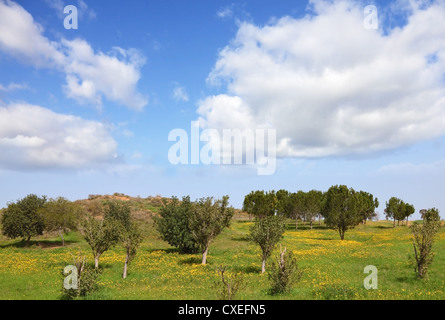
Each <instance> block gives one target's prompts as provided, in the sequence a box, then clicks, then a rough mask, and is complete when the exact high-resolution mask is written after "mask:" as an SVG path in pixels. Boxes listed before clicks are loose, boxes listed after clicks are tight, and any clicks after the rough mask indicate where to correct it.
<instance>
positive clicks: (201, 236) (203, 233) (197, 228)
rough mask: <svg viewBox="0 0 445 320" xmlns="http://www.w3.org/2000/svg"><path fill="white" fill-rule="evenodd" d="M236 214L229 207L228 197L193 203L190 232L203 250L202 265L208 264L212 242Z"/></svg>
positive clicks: (206, 199)
mask: <svg viewBox="0 0 445 320" xmlns="http://www.w3.org/2000/svg"><path fill="white" fill-rule="evenodd" d="M234 214H235V210H234V209H233V208H232V207H229V197H228V196H224V197H223V198H222V199H221V200H215V201H214V200H213V198H212V197H208V198H201V199H200V200H198V201H197V202H195V203H193V206H192V215H191V217H190V230H191V232H192V235H193V238H194V239H195V241H196V243H197V244H198V245H199V247H200V248H201V251H202V264H206V259H207V252H208V249H209V245H210V242H211V241H213V239H215V238H216V236H218V235H219V234H220V233H221V232H222V231H223V230H224V228H226V227H228V226H229V225H230V220H231V219H232V217H233V215H234Z"/></svg>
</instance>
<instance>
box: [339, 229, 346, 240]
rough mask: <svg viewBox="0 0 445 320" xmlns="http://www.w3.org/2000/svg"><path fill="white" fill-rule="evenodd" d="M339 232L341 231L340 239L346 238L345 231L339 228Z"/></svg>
mask: <svg viewBox="0 0 445 320" xmlns="http://www.w3.org/2000/svg"><path fill="white" fill-rule="evenodd" d="M338 232H339V233H340V239H341V240H344V239H345V231H344V230H342V229H340V228H339V229H338Z"/></svg>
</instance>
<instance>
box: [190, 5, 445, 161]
mask: <svg viewBox="0 0 445 320" xmlns="http://www.w3.org/2000/svg"><path fill="white" fill-rule="evenodd" d="M406 3H408V4H409V5H411V6H412V8H411V10H410V11H409V12H410V14H411V16H410V17H409V19H408V22H407V25H406V26H404V27H403V28H396V29H393V30H390V32H389V33H388V34H385V33H384V32H383V31H382V30H378V31H374V30H367V29H365V28H364V27H363V20H364V14H363V8H364V7H363V6H361V5H359V4H358V3H357V2H352V1H335V2H331V1H321V0H314V1H311V5H312V9H311V10H313V12H314V15H309V14H308V15H307V16H305V17H303V18H301V19H294V18H291V17H283V18H281V19H278V20H275V21H274V22H273V23H271V24H269V25H266V26H262V27H259V26H256V25H254V24H252V23H247V22H245V23H242V24H241V25H240V27H239V30H238V33H237V35H236V38H235V39H234V40H233V41H232V42H231V43H230V44H229V45H227V46H226V47H225V48H224V49H223V50H221V51H220V53H219V58H218V60H217V62H216V64H215V67H214V69H213V71H212V72H211V74H210V75H209V78H208V81H209V83H210V84H213V85H222V84H226V86H227V94H222V95H219V96H215V97H209V98H208V99H204V100H202V101H201V102H200V103H199V107H198V110H197V112H198V114H199V116H200V119H201V120H202V122H204V123H205V127H207V128H215V129H224V128H237V127H242V128H243V127H250V128H252V129H255V128H264V127H269V128H275V129H277V140H278V141H277V143H278V146H277V153H278V155H279V156H282V157H325V156H334V155H349V154H368V153H372V152H376V151H381V150H390V149H394V148H398V147H400V146H405V145H410V144H412V143H415V142H418V141H422V140H426V139H431V138H434V137H438V136H441V135H443V134H445V95H444V93H445V90H444V89H445V86H444V82H443V74H444V70H445V24H444V23H443V18H444V17H445V5H444V4H443V2H441V3H440V4H439V3H437V4H433V5H432V6H430V7H428V8H425V9H420V8H419V7H417V6H416V2H406ZM431 55H434V57H435V58H434V59H430V58H428V57H431ZM432 60H433V62H432ZM227 110H230V112H228V111H227Z"/></svg>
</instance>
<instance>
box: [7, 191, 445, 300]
mask: <svg viewBox="0 0 445 320" xmlns="http://www.w3.org/2000/svg"><path fill="white" fill-rule="evenodd" d="M118 197H119V198H118ZM109 199H114V200H121V201H125V202H128V203H129V204H130V205H131V208H132V215H133V217H134V219H136V220H137V221H138V223H139V224H140V226H141V228H142V231H143V242H142V245H141V247H140V248H139V250H138V253H137V256H136V257H135V259H134V261H132V264H131V267H130V269H129V274H128V278H126V279H122V266H123V264H124V259H125V252H124V249H123V248H122V247H121V246H115V247H114V248H112V249H111V250H109V251H107V252H105V253H104V254H103V256H102V257H101V264H100V268H101V275H100V277H99V280H98V284H99V290H98V291H96V292H94V293H92V294H90V295H89V296H87V298H88V299H165V300H169V299H217V296H216V295H215V292H214V290H213V289H212V287H213V284H214V283H215V281H218V279H219V275H218V267H219V266H221V265H224V266H226V267H227V272H228V273H232V274H233V273H239V274H241V276H242V277H243V278H244V283H245V286H244V287H243V288H242V289H241V290H240V291H239V295H238V296H237V298H238V299H245V300H259V299H445V292H444V290H445V289H444V288H445V275H443V272H442V271H443V265H444V263H445V250H443V248H444V245H445V230H443V228H442V229H441V230H440V231H439V233H438V236H437V240H436V243H435V245H434V250H433V251H434V252H435V257H434V262H433V264H432V265H431V268H430V270H429V274H428V278H427V279H424V280H420V279H418V278H417V277H416V275H415V273H414V266H413V265H412V264H411V263H410V261H409V259H408V257H409V256H413V244H412V234H411V231H410V229H409V228H408V227H407V226H396V227H393V223H392V222H390V221H378V222H376V221H368V222H367V224H361V225H359V226H357V227H356V228H355V229H352V230H350V231H349V232H348V233H347V234H346V237H345V240H340V239H339V237H338V233H337V232H336V231H335V230H331V229H328V228H327V227H326V226H325V225H324V223H323V221H321V223H320V224H319V223H318V222H316V223H314V225H313V228H312V229H310V227H309V225H308V224H306V225H300V226H299V229H298V230H295V222H294V221H292V220H287V221H286V222H287V223H286V231H285V233H284V238H283V240H282V241H281V242H280V245H281V246H282V247H286V248H287V250H288V251H292V253H293V254H294V255H295V256H296V257H297V259H298V263H299V266H300V268H301V269H302V270H303V273H302V277H301V279H300V281H299V282H298V283H297V284H296V285H295V287H294V288H293V289H292V290H291V291H290V292H288V293H286V294H280V295H271V294H270V293H269V288H270V283H269V280H268V278H267V275H266V274H261V257H260V255H261V252H260V249H259V247H258V246H256V245H255V244H253V243H252V242H251V241H249V238H248V234H249V228H250V226H251V225H252V224H253V222H252V221H251V219H250V218H249V216H248V215H246V214H244V213H242V212H240V211H239V210H238V211H237V213H236V214H235V216H234V217H233V219H232V223H231V226H230V227H229V228H226V229H225V230H224V231H223V232H222V234H220V235H219V236H218V237H217V238H216V239H215V241H214V242H213V244H212V246H211V247H210V251H209V256H208V260H207V264H206V265H202V264H201V263H200V262H201V255H200V254H180V253H179V252H178V250H177V249H176V248H173V247H171V246H169V245H168V244H167V243H166V242H164V241H162V240H160V235H159V234H158V232H157V231H156V229H155V228H154V225H153V216H154V215H156V214H157V212H158V211H159V208H160V207H161V205H162V198H161V197H148V198H139V197H128V196H125V195H120V194H115V195H113V196H90V198H89V199H86V200H79V201H78V203H80V204H81V205H83V206H85V207H86V208H87V210H92V211H94V210H93V209H92V208H94V207H95V206H99V205H100V203H101V201H103V200H109ZM88 208H89V209H88ZM410 223H411V222H410ZM0 239H1V242H0V299H59V298H60V296H61V287H62V282H63V275H62V270H63V268H64V267H65V266H67V265H70V264H72V263H73V255H76V254H77V253H78V251H79V250H81V251H82V253H83V254H85V255H86V257H87V262H88V263H89V264H92V263H93V256H92V253H91V249H90V247H89V246H88V244H87V243H86V242H85V240H84V239H83V237H82V235H81V234H80V232H70V233H68V234H67V235H66V236H65V246H64V247H63V246H62V245H61V242H60V237H58V235H57V234H55V233H54V234H51V233H45V234H44V235H42V236H38V237H34V238H33V239H32V240H31V242H30V246H28V247H27V246H25V244H24V243H23V242H22V241H20V240H8V239H6V238H5V237H1V238H0ZM278 251H279V249H278V248H277V249H276V250H275V251H274V254H273V257H272V258H273V259H275V256H276V255H277V254H278ZM272 258H271V259H272ZM368 265H374V266H376V268H377V270H378V288H377V289H374V290H366V289H365V288H364V285H363V282H364V279H365V277H366V276H367V275H368V274H365V273H364V268H365V267H366V266H368Z"/></svg>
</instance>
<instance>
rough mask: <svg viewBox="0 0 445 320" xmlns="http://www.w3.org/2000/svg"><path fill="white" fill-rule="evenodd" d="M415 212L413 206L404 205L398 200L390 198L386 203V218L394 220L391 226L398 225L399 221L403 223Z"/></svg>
mask: <svg viewBox="0 0 445 320" xmlns="http://www.w3.org/2000/svg"><path fill="white" fill-rule="evenodd" d="M414 212H415V209H414V206H413V205H411V204H409V203H405V202H404V201H402V200H401V199H399V198H396V197H391V198H390V199H389V201H388V202H386V208H385V213H386V218H387V219H388V218H390V219H393V220H394V223H393V226H394V227H395V225H396V220H397V224H399V223H400V221H404V220H405V219H407V218H408V217H409V216H411V215H412V214H413V213H414Z"/></svg>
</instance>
